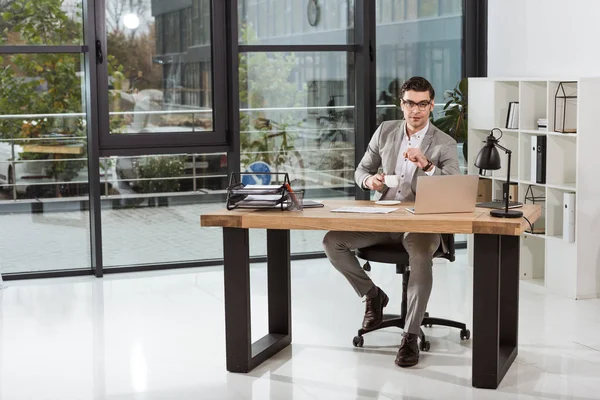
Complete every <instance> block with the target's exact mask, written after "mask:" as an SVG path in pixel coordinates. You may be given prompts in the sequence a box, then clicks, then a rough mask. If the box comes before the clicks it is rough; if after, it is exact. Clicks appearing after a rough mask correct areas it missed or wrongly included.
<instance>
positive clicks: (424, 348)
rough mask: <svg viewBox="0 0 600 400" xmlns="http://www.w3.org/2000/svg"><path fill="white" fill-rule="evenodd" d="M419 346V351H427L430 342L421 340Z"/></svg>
mask: <svg viewBox="0 0 600 400" xmlns="http://www.w3.org/2000/svg"><path fill="white" fill-rule="evenodd" d="M419 347H420V348H421V351H429V349H430V348H431V342H429V341H427V340H426V341H422V342H421V343H420V345H419Z"/></svg>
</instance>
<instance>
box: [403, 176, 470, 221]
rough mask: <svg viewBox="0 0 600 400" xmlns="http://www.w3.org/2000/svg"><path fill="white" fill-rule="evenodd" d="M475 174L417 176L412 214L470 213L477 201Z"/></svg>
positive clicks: (409, 209)
mask: <svg viewBox="0 0 600 400" xmlns="http://www.w3.org/2000/svg"><path fill="white" fill-rule="evenodd" d="M478 185H479V177H478V176H477V175H436V176H419V177H418V178H417V195H416V197H415V206H414V207H411V208H407V209H406V210H407V211H409V212H411V213H413V214H446V213H471V212H473V211H475V203H476V202H477V186H478Z"/></svg>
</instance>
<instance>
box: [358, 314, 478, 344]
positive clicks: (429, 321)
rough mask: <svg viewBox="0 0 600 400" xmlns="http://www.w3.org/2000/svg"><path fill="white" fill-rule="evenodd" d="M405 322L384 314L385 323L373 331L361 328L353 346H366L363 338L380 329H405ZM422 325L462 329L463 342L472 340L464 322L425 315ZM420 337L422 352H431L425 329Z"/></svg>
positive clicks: (396, 315) (393, 315) (421, 330)
mask: <svg viewBox="0 0 600 400" xmlns="http://www.w3.org/2000/svg"><path fill="white" fill-rule="evenodd" d="M405 322H406V319H405V317H403V316H400V315H398V314H384V315H383V321H382V322H381V324H379V325H378V326H377V327H376V328H373V329H362V328H361V329H359V330H358V335H357V336H355V337H354V339H353V340H352V344H353V345H354V347H362V346H363V344H364V338H363V336H364V335H365V334H366V333H369V332H374V331H378V330H380V329H384V328H389V327H392V326H393V327H396V328H400V329H404V324H405ZM421 325H422V326H425V327H429V328H431V327H432V326H433V325H438V326H447V327H449V328H457V329H460V338H461V340H469V339H470V338H471V331H469V330H468V329H467V325H465V324H463V323H462V322H457V321H452V320H449V319H444V318H433V317H430V316H429V313H425V317H424V318H423V321H422V322H421ZM419 337H420V339H421V342H420V344H419V348H420V349H421V351H429V348H430V346H431V344H430V342H429V341H428V340H427V337H426V336H425V333H424V332H423V329H420V332H419Z"/></svg>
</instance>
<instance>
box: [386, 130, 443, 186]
mask: <svg viewBox="0 0 600 400" xmlns="http://www.w3.org/2000/svg"><path fill="white" fill-rule="evenodd" d="M428 129H429V122H427V125H425V127H424V128H423V129H421V130H420V131H418V132H415V133H413V134H412V136H411V137H410V138H409V137H408V134H407V133H406V124H405V125H404V136H403V139H402V142H401V143H400V154H398V161H396V168H395V170H394V172H395V174H396V175H398V178H399V179H402V180H405V179H410V180H412V177H413V175H414V174H415V171H416V170H417V164H415V163H414V162H412V161H410V160H409V159H408V158H404V153H406V151H407V150H408V149H409V148H420V147H421V142H423V137H424V136H425V134H426V133H427V130H428ZM423 150H425V149H423ZM434 172H435V166H433V168H431V170H430V171H428V172H425V173H426V174H427V175H428V176H431V175H433V173H434Z"/></svg>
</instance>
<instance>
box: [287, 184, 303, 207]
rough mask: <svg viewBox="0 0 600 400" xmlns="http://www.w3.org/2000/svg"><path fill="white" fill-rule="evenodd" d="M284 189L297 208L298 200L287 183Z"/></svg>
mask: <svg viewBox="0 0 600 400" xmlns="http://www.w3.org/2000/svg"><path fill="white" fill-rule="evenodd" d="M285 188H286V190H287V191H288V192H289V193H290V198H291V199H292V201H293V202H294V203H296V205H297V206H300V204H298V198H297V197H296V195H295V194H294V191H293V190H292V187H291V186H290V184H289V183H286V184H285Z"/></svg>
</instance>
